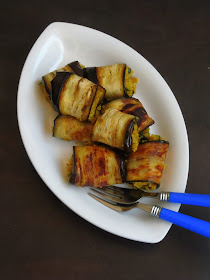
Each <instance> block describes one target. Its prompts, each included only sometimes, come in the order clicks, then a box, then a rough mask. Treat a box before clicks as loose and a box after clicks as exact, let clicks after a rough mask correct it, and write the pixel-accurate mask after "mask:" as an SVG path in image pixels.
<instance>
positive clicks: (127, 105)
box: [122, 99, 135, 112]
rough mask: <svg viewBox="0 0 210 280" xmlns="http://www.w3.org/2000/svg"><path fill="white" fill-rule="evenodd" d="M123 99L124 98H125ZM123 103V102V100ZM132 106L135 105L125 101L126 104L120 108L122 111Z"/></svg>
mask: <svg viewBox="0 0 210 280" xmlns="http://www.w3.org/2000/svg"><path fill="white" fill-rule="evenodd" d="M125 100H126V99H125ZM124 103H125V102H124ZM133 106H135V104H132V103H127V104H126V105H125V106H124V107H123V108H122V111H123V112H124V111H125V110H127V109H130V108H132V107H133Z"/></svg>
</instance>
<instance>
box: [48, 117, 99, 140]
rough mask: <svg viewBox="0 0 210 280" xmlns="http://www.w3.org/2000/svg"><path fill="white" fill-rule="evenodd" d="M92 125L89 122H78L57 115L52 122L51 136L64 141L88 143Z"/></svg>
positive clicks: (74, 119)
mask: <svg viewBox="0 0 210 280" xmlns="http://www.w3.org/2000/svg"><path fill="white" fill-rule="evenodd" d="M93 125H94V124H92V123H91V122H80V121H78V120H77V119H76V118H74V117H71V116H63V115H58V116H57V118H56V119H55V120H54V127H53V136H54V137H57V138H61V139H63V140H66V141H71V140H76V141H84V142H87V141H88V142H90V141H91V135H92V132H93Z"/></svg>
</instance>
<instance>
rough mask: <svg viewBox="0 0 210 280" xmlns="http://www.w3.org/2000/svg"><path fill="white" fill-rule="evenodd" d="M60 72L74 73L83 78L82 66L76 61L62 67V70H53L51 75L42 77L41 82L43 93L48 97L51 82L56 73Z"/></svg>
mask: <svg viewBox="0 0 210 280" xmlns="http://www.w3.org/2000/svg"><path fill="white" fill-rule="evenodd" d="M61 71H66V72H74V73H76V74H77V75H78V76H81V77H83V69H82V66H81V65H80V63H79V62H78V61H73V62H71V63H69V64H67V65H66V66H64V67H63V68H60V69H58V70H55V71H53V72H51V73H48V74H47V75H45V76H43V77H42V82H43V84H44V89H45V91H46V93H47V94H48V95H50V94H51V81H52V80H53V78H54V77H55V75H56V73H57V72H61Z"/></svg>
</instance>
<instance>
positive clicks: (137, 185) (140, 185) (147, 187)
mask: <svg viewBox="0 0 210 280" xmlns="http://www.w3.org/2000/svg"><path fill="white" fill-rule="evenodd" d="M130 185H131V186H132V187H133V188H134V189H140V190H143V191H154V190H156V189H157V185H156V184H154V183H150V182H133V183H131V184H130Z"/></svg>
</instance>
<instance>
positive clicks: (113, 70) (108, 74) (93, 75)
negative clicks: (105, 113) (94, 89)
mask: <svg viewBox="0 0 210 280" xmlns="http://www.w3.org/2000/svg"><path fill="white" fill-rule="evenodd" d="M83 72H84V77H85V78H87V79H89V80H90V81H92V82H93V83H96V84H99V85H100V86H102V87H103V88H105V89H106V95H105V98H106V99H107V100H113V99H117V98H120V97H123V96H132V95H133V94H134V93H135V90H136V83H137V81H138V80H137V78H135V77H132V73H133V72H132V71H131V69H130V68H129V67H127V66H126V64H114V65H107V66H103V67H87V68H84V70H83Z"/></svg>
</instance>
